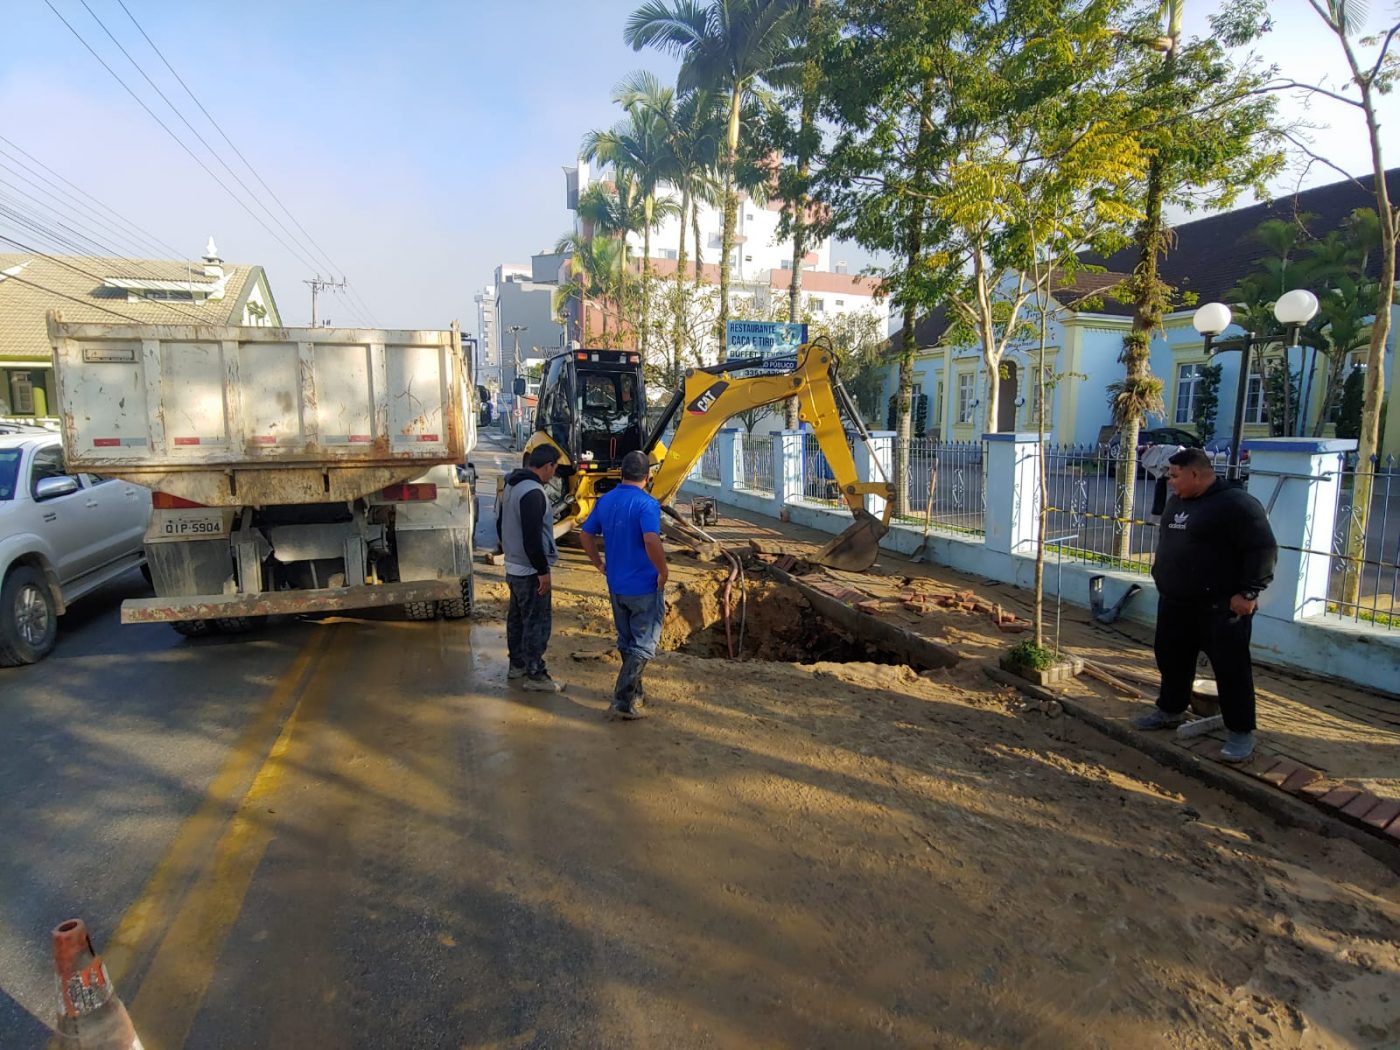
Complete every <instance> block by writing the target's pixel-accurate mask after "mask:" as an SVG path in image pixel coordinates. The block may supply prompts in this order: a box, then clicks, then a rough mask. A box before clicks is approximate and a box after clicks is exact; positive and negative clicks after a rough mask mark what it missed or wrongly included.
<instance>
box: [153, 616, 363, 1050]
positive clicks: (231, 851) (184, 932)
mask: <svg viewBox="0 0 1400 1050" xmlns="http://www.w3.org/2000/svg"><path fill="white" fill-rule="evenodd" d="M324 631H325V634H326V635H327V636H328V637H329V640H328V641H327V643H326V644H325V645H321V646H320V647H319V651H318V655H324V651H325V650H326V649H327V648H328V647H329V645H330V644H331V642H332V641H333V640H334V639H336V638H339V637H341V636H342V634H343V632H342V630H341V629H340V628H339V627H338V626H335V625H330V626H326V627H325V628H324ZM331 694H332V683H331V682H330V681H328V680H327V679H322V680H320V681H316V682H314V683H313V682H308V683H307V686H306V688H305V689H303V690H302V692H301V696H300V697H299V698H298V700H297V702H296V706H295V707H294V708H293V710H292V713H291V715H290V716H289V717H288V718H287V721H286V723H285V724H284V725H283V727H282V732H281V734H280V735H279V736H278V737H277V741H276V743H274V744H273V745H272V750H271V751H270V752H269V753H268V755H267V759H266V761H265V762H263V764H262V765H261V767H260V768H259V769H258V771H257V774H256V775H255V776H254V777H253V782H252V784H251V785H250V786H249V788H248V791H247V793H246V794H245V795H244V796H243V799H242V801H241V802H240V803H239V805H238V810H237V812H235V813H234V815H233V818H232V819H231V820H230V821H229V822H228V825H227V827H226V828H225V830H224V832H223V834H222V836H220V838H219V841H218V844H217V845H216V846H215V847H214V851H213V855H212V857H211V858H210V860H209V863H208V864H207V865H206V866H205V867H204V869H203V870H202V871H201V873H200V875H199V878H198V879H197V880H196V882H195V884H194V885H193V886H192V887H191V888H190V891H189V892H188V893H187V894H186V895H185V898H184V900H183V901H182V902H181V904H180V908H179V911H178V912H177V913H176V914H175V915H174V917H173V918H172V919H171V921H170V923H169V927H168V929H167V932H166V934H165V937H164V938H163V939H162V940H161V942H160V946H159V948H158V949H157V950H156V955H155V958H154V959H153V960H152V961H151V966H150V969H149V970H148V971H147V973H146V975H145V977H144V978H143V979H142V981H141V987H140V990H139V991H138V992H137V994H136V998H135V1000H134V1001H133V1002H132V1004H131V1015H132V1019H133V1021H134V1022H135V1024H136V1030H137V1031H138V1032H139V1033H140V1035H141V1039H142V1042H143V1043H144V1044H145V1046H146V1047H147V1048H148V1050H178V1048H179V1047H182V1046H183V1045H184V1043H185V1040H186V1039H187V1038H188V1036H189V1032H190V1028H191V1026H192V1025H193V1024H194V1019H195V1017H196V1015H197V1014H198V1013H199V1009H200V1006H201V1004H202V1003H203V1000H204V995H205V992H206V991H207V990H208V988H209V982H210V981H211V980H212V979H213V976H214V969H215V966H216V964H217V962H218V959H219V955H220V954H221V952H222V951H223V945H224V941H225V939H226V938H227V937H228V934H229V931H230V930H231V929H232V928H233V924H234V922H235V921H236V920H237V918H238V914H239V912H240V911H241V910H242V907H243V899H244V897H245V896H246V895H247V892H248V887H249V885H250V884H251V883H252V881H253V875H254V873H255V872H256V871H257V868H258V865H259V864H260V863H261V861H262V855H263V851H264V850H266V848H267V845H268V843H269V842H270V841H271V840H272V835H273V830H274V827H273V825H274V822H273V821H271V820H268V819H267V814H266V813H265V812H263V810H264V809H265V806H264V802H265V800H266V799H267V798H268V797H269V796H271V795H272V794H273V793H274V792H275V791H276V790H277V787H278V785H279V784H280V783H281V781H282V778H283V775H284V774H285V772H286V770H287V765H288V763H287V762H286V756H287V752H288V750H289V749H290V748H291V746H292V742H293V738H294V736H295V735H296V734H297V732H298V730H299V729H300V727H301V726H302V724H303V723H305V722H310V721H312V720H314V718H315V717H316V716H317V715H319V714H320V713H321V711H322V710H323V709H324V707H325V706H326V704H327V703H329V700H330V697H331Z"/></svg>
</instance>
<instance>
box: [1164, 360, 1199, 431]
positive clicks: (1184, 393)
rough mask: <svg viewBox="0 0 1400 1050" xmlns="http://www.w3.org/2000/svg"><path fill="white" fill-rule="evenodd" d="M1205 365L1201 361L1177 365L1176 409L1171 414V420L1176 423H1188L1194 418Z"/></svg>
mask: <svg viewBox="0 0 1400 1050" xmlns="http://www.w3.org/2000/svg"><path fill="white" fill-rule="evenodd" d="M1205 367H1206V366H1205V364H1204V363H1203V362H1196V363H1194V364H1189V365H1178V366H1177V369H1176V411H1175V412H1174V413H1173V414H1172V421H1173V422H1175V423H1176V424H1178V425H1186V424H1189V423H1190V422H1191V421H1192V420H1193V419H1195V418H1196V404H1197V400H1198V399H1199V398H1200V396H1201V384H1202V382H1203V381H1204V379H1205V374H1204V373H1205Z"/></svg>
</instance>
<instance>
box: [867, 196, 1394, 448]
mask: <svg viewBox="0 0 1400 1050" xmlns="http://www.w3.org/2000/svg"><path fill="white" fill-rule="evenodd" d="M1361 182H1362V187H1360V188H1359V187H1358V186H1357V185H1356V184H1354V183H1349V182H1348V183H1336V184H1333V185H1330V186H1323V187H1318V188H1317V189H1313V190H1307V191H1304V192H1303V193H1300V194H1299V195H1298V196H1297V198H1289V199H1288V200H1286V201H1280V202H1274V203H1270V204H1260V205H1254V206H1251V207H1249V208H1241V209H1238V210H1236V211H1233V212H1227V213H1224V214H1221V215H1216V216H1212V217H1210V218H1206V219H1200V220H1197V221H1196V222H1192V223H1187V224H1184V225H1182V226H1179V227H1178V228H1177V229H1176V246H1175V247H1174V248H1173V250H1172V252H1171V253H1170V254H1169V255H1168V257H1167V259H1166V260H1165V262H1164V263H1163V265H1162V276H1163V279H1164V280H1166V281H1167V282H1168V283H1169V284H1171V285H1173V286H1174V287H1175V288H1176V289H1177V290H1178V294H1180V293H1182V292H1190V293H1194V295H1195V296H1196V302H1195V303H1193V304H1191V305H1185V304H1182V305H1181V307H1180V308H1179V309H1177V310H1176V311H1174V312H1172V313H1170V314H1168V315H1167V316H1166V317H1165V318H1164V320H1163V325H1162V330H1161V331H1159V332H1158V333H1156V335H1155V336H1154V338H1153V340H1152V351H1151V368H1152V374H1153V375H1154V376H1157V377H1158V378H1160V379H1161V380H1162V384H1163V391H1162V399H1163V402H1164V408H1165V411H1164V412H1163V414H1162V415H1161V416H1159V417H1155V418H1153V419H1151V420H1150V421H1149V423H1148V425H1149V426H1154V427H1155V426H1172V427H1180V428H1182V429H1185V430H1189V431H1192V432H1193V433H1194V432H1196V430H1197V427H1196V426H1195V424H1194V421H1193V419H1194V416H1195V404H1196V399H1197V398H1199V397H1200V396H1201V394H1202V393H1203V391H1204V387H1205V381H1204V376H1203V374H1202V372H1203V369H1204V368H1205V367H1206V366H1208V365H1211V364H1217V365H1219V366H1220V368H1221V377H1220V383H1219V387H1218V389H1217V396H1218V402H1219V403H1218V409H1217V413H1216V418H1215V426H1214V431H1213V433H1212V434H1205V435H1200V434H1198V436H1199V437H1201V438H1202V440H1204V441H1209V440H1211V439H1212V438H1213V439H1215V440H1216V441H1220V442H1225V443H1228V442H1229V441H1230V440H1231V437H1232V434H1231V431H1232V427H1233V421H1234V412H1235V399H1236V393H1237V391H1238V389H1239V383H1240V358H1241V355H1240V354H1239V353H1238V352H1236V351H1225V352H1222V353H1219V354H1216V355H1213V356H1210V357H1208V356H1207V354H1206V352H1205V346H1204V341H1203V339H1202V338H1201V336H1200V335H1199V334H1197V332H1196V330H1195V329H1194V328H1193V327H1192V325H1191V317H1192V315H1193V314H1194V312H1195V308H1196V305H1197V304H1199V303H1206V302H1211V301H1222V302H1227V303H1228V302H1229V294H1228V293H1229V290H1230V289H1231V288H1233V287H1234V286H1235V285H1236V284H1238V282H1239V281H1240V280H1241V278H1243V277H1245V276H1246V275H1247V274H1249V273H1250V272H1251V271H1253V270H1254V269H1255V268H1256V266H1257V264H1258V262H1259V260H1260V259H1261V258H1264V257H1265V256H1266V254H1267V252H1266V250H1265V249H1264V247H1263V246H1262V245H1261V244H1259V243H1258V242H1257V240H1255V239H1254V238H1253V236H1252V234H1253V232H1254V231H1255V230H1256V229H1257V228H1258V226H1259V225H1260V223H1262V222H1264V221H1265V220H1266V219H1269V218H1288V217H1290V216H1294V215H1297V214H1307V215H1311V216H1314V218H1313V220H1312V221H1311V222H1310V223H1309V228H1310V229H1311V230H1313V231H1314V232H1315V233H1324V232H1326V231H1327V230H1329V229H1334V228H1336V227H1337V226H1338V225H1339V224H1340V223H1341V221H1342V220H1343V219H1344V218H1345V217H1346V216H1347V215H1349V214H1350V212H1351V211H1352V210H1353V209H1355V208H1363V207H1367V206H1371V207H1374V203H1375V198H1374V197H1373V196H1370V195H1369V194H1368V193H1367V192H1366V189H1367V188H1369V184H1370V180H1361ZM1387 182H1388V184H1389V185H1390V186H1391V187H1392V190H1391V193H1392V199H1400V169H1393V170H1392V171H1390V172H1387ZM1086 261H1089V262H1093V263H1096V264H1098V265H1101V266H1104V267H1105V272H1102V273H1080V274H1079V275H1077V277H1076V280H1075V282H1074V283H1073V285H1071V286H1069V287H1066V288H1063V289H1060V290H1057V291H1056V293H1055V301H1056V308H1054V309H1053V310H1052V317H1051V320H1050V323H1049V325H1048V330H1049V336H1048V340H1047V347H1046V352H1045V359H1044V365H1045V368H1046V370H1047V373H1048V374H1049V375H1052V376H1059V377H1060V378H1059V379H1058V381H1057V382H1055V384H1054V386H1053V388H1052V389H1051V390H1050V392H1049V396H1048V398H1047V408H1048V412H1047V415H1046V424H1047V431H1048V435H1049V439H1050V440H1051V441H1052V442H1055V443H1062V444H1067V443H1075V444H1091V443H1096V442H1102V441H1106V440H1107V438H1108V435H1109V434H1110V433H1111V422H1112V418H1111V413H1110V410H1109V395H1108V388H1109V386H1110V385H1111V384H1112V383H1114V382H1115V381H1117V380H1120V379H1121V378H1122V376H1123V365H1122V363H1121V362H1120V361H1119V356H1120V354H1121V353H1122V349H1123V340H1124V337H1125V336H1126V335H1127V334H1128V332H1129V330H1130V329H1131V327H1132V317H1131V312H1130V310H1129V308H1128V307H1127V306H1126V305H1124V304H1122V303H1119V302H1116V301H1114V300H1113V299H1112V298H1110V297H1108V296H1107V295H1105V294H1104V291H1105V289H1107V288H1110V287H1112V286H1113V285H1115V284H1117V283H1118V282H1120V281H1122V280H1123V279H1124V278H1125V277H1126V276H1127V274H1128V272H1129V271H1130V270H1131V269H1132V266H1133V264H1134V262H1135V257H1134V250H1132V249H1130V250H1127V251H1125V252H1121V253H1119V254H1118V255H1115V256H1113V257H1112V258H1110V259H1086ZM1029 319H1030V320H1035V314H1034V312H1032V313H1031V314H1030V315H1029ZM1391 319H1392V320H1391V329H1390V337H1389V340H1388V344H1387V347H1386V356H1385V375H1386V392H1387V401H1391V400H1393V399H1392V397H1391V393H1390V392H1391V390H1392V389H1393V387H1394V383H1395V375H1396V372H1395V354H1396V346H1397V331H1396V329H1397V322H1400V309H1395V308H1392V311H1391ZM1242 331H1243V330H1242V329H1241V328H1240V326H1239V325H1238V324H1235V325H1232V326H1231V328H1230V329H1229V330H1227V331H1226V332H1225V333H1224V335H1223V336H1222V337H1221V338H1222V339H1229V338H1230V337H1232V336H1236V335H1239V334H1241V333H1242ZM949 335H950V328H949V318H948V315H947V314H946V313H945V312H944V311H943V310H941V309H940V310H935V311H934V312H933V313H932V314H931V315H930V316H929V317H926V318H925V319H923V320H922V321H921V322H920V324H919V325H918V328H917V329H916V332H915V336H916V339H917V341H918V344H919V348H920V349H919V351H918V353H917V355H916V358H915V376H914V381H915V384H916V389H915V394H916V396H917V395H919V394H923V395H926V396H927V397H928V399H929V401H928V411H927V416H926V421H925V427H924V432H925V434H926V435H928V436H931V437H937V438H939V439H941V440H945V441H947V440H952V441H964V440H974V439H976V438H977V437H978V436H980V435H981V434H983V433H985V432H987V431H990V430H996V431H1003V432H1005V431H1011V430H1034V429H1035V425H1036V417H1037V406H1036V391H1035V387H1036V385H1037V384H1036V383H1035V375H1036V373H1035V368H1036V365H1037V359H1038V356H1039V354H1038V350H1039V345H1038V344H1039V341H1038V339H1037V340H1034V341H1031V340H1026V339H1022V340H1020V341H1017V342H1013V343H1012V344H1011V346H1010V347H1009V348H1008V350H1007V352H1006V354H1005V355H1004V357H1003V359H1002V362H1001V369H1000V375H999V376H998V377H997V380H996V381H997V382H998V383H999V385H1000V391H999V395H1000V396H999V401H1000V404H999V406H998V417H999V418H998V419H996V420H989V419H988V418H987V409H988V407H989V404H990V398H989V396H988V392H989V390H988V383H989V381H990V380H989V374H988V369H987V368H986V366H985V364H984V363H983V360H982V355H981V352H980V350H979V349H978V348H977V347H975V346H970V345H965V344H963V345H959V344H955V343H954V342H952V341H951V339H950V338H949ZM891 343H892V348H894V349H896V350H897V349H898V348H899V346H900V344H901V338H900V336H899V335H898V334H897V335H896V336H895V337H894V338H893V339H892V340H891ZM1277 355H1278V351H1277V350H1276V349H1275V350H1273V351H1271V354H1270V356H1271V359H1277ZM1366 357H1367V350H1366V349H1365V348H1362V349H1361V350H1359V351H1357V352H1355V353H1353V354H1351V355H1350V356H1349V359H1348V360H1347V361H1345V362H1344V364H1343V369H1342V374H1343V377H1345V375H1346V374H1347V372H1349V371H1350V370H1352V369H1353V368H1357V367H1364V364H1365V360H1366ZM1289 364H1290V368H1291V369H1292V370H1293V371H1294V372H1295V373H1297V374H1299V375H1300V377H1301V379H1300V384H1299V385H1300V391H1299V394H1300V396H1301V397H1303V398H1305V400H1306V404H1307V406H1308V411H1307V413H1306V419H1307V420H1308V421H1309V426H1308V432H1309V433H1311V429H1312V426H1311V424H1312V422H1313V421H1315V420H1316V419H1317V417H1318V413H1319V410H1320V407H1321V403H1322V399H1323V397H1324V396H1325V387H1326V376H1327V372H1328V367H1329V362H1328V359H1327V357H1326V356H1325V355H1323V354H1321V353H1318V352H1317V351H1314V350H1311V349H1309V348H1297V349H1293V350H1291V351H1290V357H1289ZM1251 365H1252V367H1251V369H1250V373H1251V374H1250V377H1249V379H1248V381H1247V387H1246V398H1245V425H1244V430H1243V437H1244V439H1246V440H1248V439H1250V438H1259V437H1267V436H1269V435H1270V433H1271V428H1270V423H1269V420H1268V415H1267V411H1268V405H1267V402H1266V398H1265V395H1264V376H1263V371H1262V369H1261V368H1260V362H1259V360H1258V357H1257V355H1256V356H1255V358H1254V360H1253V361H1252V362H1251ZM897 386H898V366H897V365H893V364H892V365H891V366H890V367H889V369H888V371H887V374H886V378H885V384H884V393H885V396H886V398H888V397H891V396H893V394H894V393H895V390H896V389H897ZM882 422H883V421H882ZM1291 429H1292V430H1293V431H1294V432H1297V430H1298V429H1299V428H1298V427H1297V425H1296V424H1295V425H1294V426H1293V427H1291ZM1331 433H1332V428H1331V424H1330V423H1329V424H1328V425H1327V427H1326V429H1325V434H1331ZM1381 445H1382V452H1383V454H1384V453H1392V454H1400V411H1397V412H1387V413H1386V418H1385V421H1384V424H1383V431H1382V439H1381Z"/></svg>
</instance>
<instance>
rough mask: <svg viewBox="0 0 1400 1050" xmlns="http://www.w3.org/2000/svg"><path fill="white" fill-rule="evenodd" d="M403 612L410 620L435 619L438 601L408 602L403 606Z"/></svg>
mask: <svg viewBox="0 0 1400 1050" xmlns="http://www.w3.org/2000/svg"><path fill="white" fill-rule="evenodd" d="M444 604H447V603H444ZM403 614H404V615H405V616H406V617H408V618H409V619H410V620H436V619H437V614H438V603H437V602H409V603H408V604H406V605H405V606H404V607H403Z"/></svg>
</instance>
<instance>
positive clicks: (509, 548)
mask: <svg viewBox="0 0 1400 1050" xmlns="http://www.w3.org/2000/svg"><path fill="white" fill-rule="evenodd" d="M525 463H526V465H525V466H524V467H522V468H520V469H518V470H513V471H511V473H510V475H509V476H508V477H507V478H506V486H505V492H504V493H503V494H502V496H501V505H500V506H499V507H497V508H496V535H497V536H498V537H499V538H500V541H501V548H502V549H503V550H504V551H505V556H506V583H507V585H508V586H509V587H510V608H509V611H508V612H507V613H506V651H507V653H508V654H509V656H510V670H509V671H508V672H507V677H508V678H510V679H511V680H516V679H524V681H523V682H522V683H521V687H522V688H524V689H527V690H529V691H531V692H537V693H557V692H560V691H561V690H562V689H563V687H562V686H561V685H560V684H559V683H558V682H556V681H555V680H554V679H553V678H551V677H550V676H549V671H548V669H547V668H546V667H545V663H544V651H545V649H546V648H547V647H548V646H549V634H550V630H551V629H552V627H553V608H552V601H551V598H550V590H551V587H552V586H553V580H552V579H551V572H550V570H551V568H552V567H553V566H554V565H555V564H556V563H557V562H558V561H559V551H558V549H557V548H556V547H555V546H554V522H553V520H552V515H551V514H550V513H549V499H548V497H547V496H546V495H545V491H544V486H545V485H548V484H549V483H550V482H551V481H553V480H554V473H555V471H556V470H557V469H558V466H559V450H558V449H556V448H554V447H553V446H551V445H541V446H540V447H539V448H536V449H534V450H533V451H531V452H530V453H529V455H528V456H527V457H526V460H525Z"/></svg>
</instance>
